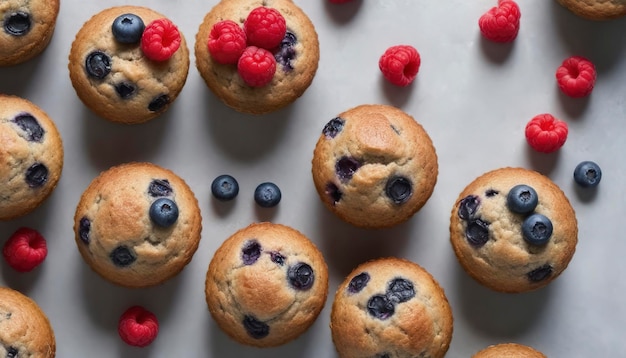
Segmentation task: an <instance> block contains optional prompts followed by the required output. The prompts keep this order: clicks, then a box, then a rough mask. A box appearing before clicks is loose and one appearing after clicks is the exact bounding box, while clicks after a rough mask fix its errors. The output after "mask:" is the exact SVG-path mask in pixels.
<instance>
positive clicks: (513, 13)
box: [478, 0, 522, 42]
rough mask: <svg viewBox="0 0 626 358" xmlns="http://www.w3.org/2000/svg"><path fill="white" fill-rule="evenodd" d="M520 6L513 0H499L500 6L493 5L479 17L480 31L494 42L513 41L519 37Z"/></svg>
mask: <svg viewBox="0 0 626 358" xmlns="http://www.w3.org/2000/svg"><path fill="white" fill-rule="evenodd" d="M521 16H522V15H521V13H520V11H519V7H518V6H517V3H515V1H513V0H498V6H494V7H492V8H491V9H490V10H489V11H487V12H486V13H484V14H483V15H482V16H481V17H480V19H478V27H480V32H481V33H482V34H483V36H485V37H486V38H487V39H489V40H491V41H494V42H511V41H513V40H515V38H516V37H517V33H518V31H519V19H520V17H521Z"/></svg>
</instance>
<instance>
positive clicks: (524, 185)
mask: <svg viewBox="0 0 626 358" xmlns="http://www.w3.org/2000/svg"><path fill="white" fill-rule="evenodd" d="M450 241H451V243H452V247H453V248H454V252H455V254H456V256H457V258H458V260H459V262H460V264H461V266H462V267H463V268H464V269H465V271H466V272H467V273H468V274H469V275H470V276H471V277H473V278H474V279H476V280H477V281H478V282H480V283H481V284H483V285H485V286H487V287H489V288H491V289H493V290H496V291H501V292H511V293H514V292H526V291H531V290H534V289H538V288H540V287H543V286H545V285H547V284H548V283H550V282H552V280H554V279H555V278H557V277H558V276H559V275H560V274H561V273H562V272H563V270H565V268H566V267H567V265H568V264H569V262H570V260H571V259H572V256H573V255H574V251H575V249H576V243H577V242H578V227H577V221H576V214H575V213H574V209H573V208H572V206H571V205H570V203H569V200H568V199H567V197H566V196H565V194H564V193H563V191H561V189H560V188H559V187H558V186H557V185H556V184H555V183H553V182H552V181H551V180H550V179H549V178H548V177H546V176H544V175H542V174H540V173H537V172H535V171H532V170H528V169H523V168H501V169H496V170H493V171H490V172H488V173H485V174H483V175H481V176H480V177H478V178H476V179H475V180H474V181H473V182H472V183H470V184H469V185H468V186H467V187H466V188H465V189H464V190H463V191H462V192H461V194H460V195H459V197H458V199H457V200H456V202H455V204H454V207H453V208H452V214H451V219H450Z"/></svg>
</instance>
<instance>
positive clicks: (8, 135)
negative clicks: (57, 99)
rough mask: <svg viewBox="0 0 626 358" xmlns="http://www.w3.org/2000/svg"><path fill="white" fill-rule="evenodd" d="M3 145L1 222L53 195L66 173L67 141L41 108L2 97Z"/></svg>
mask: <svg viewBox="0 0 626 358" xmlns="http://www.w3.org/2000/svg"><path fill="white" fill-rule="evenodd" d="M0 143H2V144H1V145H0V199H1V200H0V220H10V219H14V218H17V217H19V216H23V215H26V214H28V213H30V212H32V211H33V210H34V209H36V208H37V207H39V206H40V205H41V204H42V203H43V202H44V201H45V200H46V199H47V198H48V197H49V196H50V194H52V192H53V191H54V189H55V188H56V186H57V184H58V181H59V179H60V177H61V172H62V170H63V154H64V153H63V142H62V140H61V136H60V133H59V131H58V130H57V127H56V125H55V123H54V122H53V121H52V119H51V118H50V117H49V116H48V115H47V114H46V113H45V112H44V111H43V110H42V109H41V108H39V107H38V106H36V105H35V104H33V103H32V102H30V101H28V100H26V99H23V98H19V97H15V96H5V95H0Z"/></svg>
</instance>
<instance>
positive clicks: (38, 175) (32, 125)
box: [12, 113, 48, 188]
mask: <svg viewBox="0 0 626 358" xmlns="http://www.w3.org/2000/svg"><path fill="white" fill-rule="evenodd" d="M12 122H13V123H15V124H16V125H17V126H18V127H20V129H21V130H23V131H24V132H26V138H27V140H28V141H29V142H37V143H41V142H43V137H44V134H45V130H44V129H43V128H42V127H41V125H40V124H39V122H38V121H37V119H36V118H35V117H33V116H32V115H31V114H29V113H21V114H19V115H18V116H16V117H15V118H14V119H13V120H12ZM47 181H48V168H47V167H46V166H45V165H44V164H42V163H39V162H36V163H33V164H32V165H31V166H30V167H29V168H28V169H27V170H26V183H27V184H28V186H29V187H31V188H38V187H40V186H42V185H44V184H45V183H46V182H47Z"/></svg>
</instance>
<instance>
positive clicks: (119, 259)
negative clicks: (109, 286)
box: [109, 246, 137, 267]
mask: <svg viewBox="0 0 626 358" xmlns="http://www.w3.org/2000/svg"><path fill="white" fill-rule="evenodd" d="M109 258H110V259H111V261H112V262H113V264H114V265H115V266H118V267H127V266H130V265H131V264H132V263H133V262H135V260H137V256H136V255H135V253H134V252H133V251H132V250H131V249H130V248H128V247H126V246H118V247H116V248H115V250H113V251H112V252H111V254H110V255H109Z"/></svg>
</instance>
